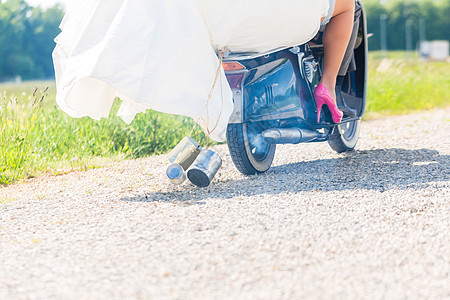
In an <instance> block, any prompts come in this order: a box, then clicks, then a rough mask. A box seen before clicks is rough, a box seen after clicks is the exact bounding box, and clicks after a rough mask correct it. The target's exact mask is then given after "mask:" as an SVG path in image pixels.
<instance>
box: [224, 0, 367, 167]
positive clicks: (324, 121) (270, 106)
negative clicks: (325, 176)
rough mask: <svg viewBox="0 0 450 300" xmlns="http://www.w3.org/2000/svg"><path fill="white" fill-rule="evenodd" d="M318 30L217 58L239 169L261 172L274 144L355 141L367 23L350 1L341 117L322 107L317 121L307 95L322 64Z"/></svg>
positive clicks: (339, 89)
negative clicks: (302, 39)
mask: <svg viewBox="0 0 450 300" xmlns="http://www.w3.org/2000/svg"><path fill="white" fill-rule="evenodd" d="M322 36H323V32H322V31H320V32H319V33H318V34H317V36H316V37H315V38H314V39H313V40H311V41H310V42H308V43H306V44H303V45H299V46H296V47H289V48H281V49H276V50H273V51H270V52H267V53H230V54H228V55H227V56H226V57H225V58H224V61H223V67H224V70H225V74H226V76H227V79H228V82H229V84H230V86H231V89H232V91H233V101H234V112H233V114H232V115H231V117H230V120H229V124H228V128H227V143H228V148H229V151H230V154H231V158H232V160H233V163H234V164H235V166H236V167H237V169H238V170H239V171H240V172H241V173H243V174H244V175H254V174H257V173H264V172H266V171H267V170H268V169H269V168H270V166H271V165H272V162H273V159H274V156H275V150H276V145H278V144H299V143H311V142H325V141H327V142H328V144H329V145H330V146H331V148H332V149H333V150H335V151H336V152H338V153H342V152H347V151H351V150H353V149H354V148H355V147H356V144H357V142H358V138H359V133H360V127H361V118H362V117H363V115H364V113H365V108H366V99H367V64H368V62H367V55H368V48H367V27H366V13H365V10H364V7H363V5H362V3H361V2H360V1H359V0H358V1H356V11H355V23H354V28H353V33H352V36H351V39H350V42H349V45H348V49H347V52H346V55H345V58H344V60H343V63H342V66H341V70H340V72H339V76H338V78H337V85H336V95H337V103H338V107H339V108H340V109H341V110H342V111H343V112H344V117H343V120H342V122H341V123H339V124H335V123H334V122H333V121H332V118H331V113H330V112H329V110H327V108H326V107H324V109H323V110H322V112H321V117H320V121H319V122H317V107H316V104H315V101H314V98H313V94H314V90H315V88H316V87H317V85H318V83H319V82H320V79H321V75H322V69H323V55H324V48H323V43H322Z"/></svg>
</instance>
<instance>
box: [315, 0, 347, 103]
mask: <svg viewBox="0 0 450 300" xmlns="http://www.w3.org/2000/svg"><path fill="white" fill-rule="evenodd" d="M354 14H355V0H336V7H335V10H334V13H333V17H332V18H331V20H330V22H329V23H328V24H327V27H326V29H325V33H324V36H323V45H324V50H325V54H324V67H323V76H322V80H321V83H322V84H323V85H324V86H325V87H326V88H327V90H328V91H329V92H330V95H331V96H332V97H333V99H334V100H336V93H335V87H336V78H337V76H338V73H339V69H340V67H341V64H342V60H343V59H344V55H345V52H346V50H347V46H348V43H349V40H350V37H351V34H352V30H353V22H354Z"/></svg>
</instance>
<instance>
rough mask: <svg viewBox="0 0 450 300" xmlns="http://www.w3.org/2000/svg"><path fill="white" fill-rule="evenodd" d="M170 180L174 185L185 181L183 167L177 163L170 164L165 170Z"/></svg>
mask: <svg viewBox="0 0 450 300" xmlns="http://www.w3.org/2000/svg"><path fill="white" fill-rule="evenodd" d="M166 174H167V177H168V178H169V180H170V182H171V183H173V184H175V185H180V184H182V183H183V182H185V181H186V171H184V169H183V167H182V166H180V165H177V164H173V165H170V166H169V167H168V168H167V171H166Z"/></svg>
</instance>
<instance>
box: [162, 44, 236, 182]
mask: <svg viewBox="0 0 450 300" xmlns="http://www.w3.org/2000/svg"><path fill="white" fill-rule="evenodd" d="M228 52H229V50H228V49H223V50H221V51H219V67H218V68H217V72H216V77H215V79H214V83H213V86H212V87H211V90H210V92H209V94H208V99H207V101H206V105H205V107H204V108H203V110H202V111H201V113H200V117H199V118H198V119H197V122H196V124H195V125H194V126H193V128H192V130H191V133H190V135H188V136H185V137H184V138H183V140H181V142H180V143H179V144H178V145H177V146H176V147H175V148H174V149H173V150H172V151H171V152H170V153H169V161H170V162H171V165H170V166H169V167H168V168H167V171H166V175H167V177H168V178H169V180H170V182H172V183H173V184H176V185H181V184H183V183H184V182H185V181H186V179H189V180H190V181H191V182H192V183H193V184H195V185H196V186H198V187H208V186H209V185H210V184H211V182H212V180H213V179H214V176H215V175H216V174H217V171H218V170H219V169H220V167H221V166H222V159H221V157H220V156H219V155H218V154H217V153H215V152H214V151H212V150H209V149H208V148H209V138H208V139H207V140H208V142H207V148H206V149H202V148H201V147H200V145H199V144H198V143H197V142H196V141H195V140H194V139H192V138H191V137H190V136H192V134H193V132H194V130H195V128H196V127H197V125H198V124H199V123H200V122H201V121H203V123H204V125H205V126H204V128H206V130H207V134H208V136H209V135H211V133H213V132H214V131H215V130H216V129H217V126H218V125H219V120H220V118H221V113H222V112H220V115H219V117H218V118H217V123H216V124H215V126H214V127H213V128H212V129H211V130H210V129H209V127H208V125H207V122H206V121H205V120H204V119H203V118H202V116H203V113H204V112H205V110H206V113H207V119H208V120H209V102H210V101H211V98H212V95H213V93H214V89H215V88H216V85H217V83H218V81H219V78H220V88H221V90H222V78H221V76H220V72H221V70H222V62H223V58H224V56H225V55H226V54H227V53H228ZM222 106H223V95H222Z"/></svg>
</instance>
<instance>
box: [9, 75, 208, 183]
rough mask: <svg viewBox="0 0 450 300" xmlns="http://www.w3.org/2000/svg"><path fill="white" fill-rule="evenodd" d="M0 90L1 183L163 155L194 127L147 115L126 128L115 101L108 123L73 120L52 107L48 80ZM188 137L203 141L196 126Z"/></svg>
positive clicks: (176, 118) (187, 122) (181, 120)
mask: <svg viewBox="0 0 450 300" xmlns="http://www.w3.org/2000/svg"><path fill="white" fill-rule="evenodd" d="M47 86H50V88H49V89H47ZM36 87H38V88H37V91H36ZM0 90H4V92H2V93H1V92H0V93H1V94H0V95H2V99H1V102H0V120H1V123H0V124H1V125H0V184H10V183H12V182H15V181H17V180H21V179H24V178H29V177H33V176H36V175H38V174H40V173H42V172H51V173H53V174H61V173H65V172H70V171H71V170H75V169H76V170H79V169H90V168H96V167H99V166H102V165H105V164H106V163H108V162H112V161H117V160H120V159H123V158H137V157H143V156H148V155H151V154H159V153H164V152H166V151H167V150H169V149H171V148H173V147H174V146H175V145H176V144H177V143H178V142H179V141H180V140H181V139H182V137H183V136H184V135H186V134H189V133H190V132H191V130H192V127H193V125H194V123H193V121H191V120H190V119H187V118H184V117H180V116H172V115H165V114H161V113H156V112H148V113H146V114H140V115H138V116H137V117H136V119H135V120H134V121H133V123H132V124H131V125H129V126H127V125H126V124H125V123H124V122H123V121H122V120H121V119H119V118H117V117H115V116H113V115H115V113H116V112H117V109H118V107H119V101H116V103H115V105H114V109H113V111H112V113H111V117H110V118H109V119H104V120H101V121H94V120H91V119H89V118H82V119H74V118H71V117H69V116H67V115H66V114H64V113H63V112H61V111H60V110H59V108H58V107H57V106H56V105H55V102H54V99H55V92H54V83H52V82H31V83H26V84H24V85H20V86H14V85H0ZM193 137H194V139H196V140H197V141H199V142H200V143H202V144H204V143H205V135H204V134H203V133H202V132H201V130H200V129H198V127H197V129H196V131H195V132H194V134H193Z"/></svg>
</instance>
